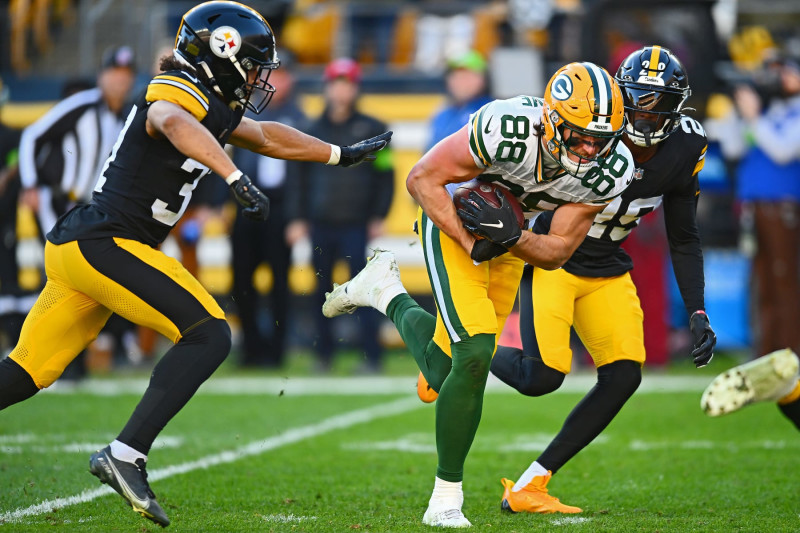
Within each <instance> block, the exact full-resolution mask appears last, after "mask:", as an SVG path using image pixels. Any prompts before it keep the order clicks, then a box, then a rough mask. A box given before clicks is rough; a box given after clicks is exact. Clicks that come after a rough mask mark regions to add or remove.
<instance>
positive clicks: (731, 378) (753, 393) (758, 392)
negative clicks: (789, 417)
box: [700, 348, 800, 416]
mask: <svg viewBox="0 0 800 533" xmlns="http://www.w3.org/2000/svg"><path fill="white" fill-rule="evenodd" d="M799 369H800V360H798V358H797V355H796V354H795V353H794V352H793V351H792V350H790V349H788V348H785V349H783V350H778V351H775V352H772V353H769V354H767V355H764V356H763V357H759V358H758V359H756V360H755V361H751V362H749V363H745V364H743V365H739V366H737V367H734V368H731V369H730V370H728V371H726V372H724V373H722V374H720V375H719V376H717V377H716V378H714V381H712V382H711V384H709V386H708V387H706V390H705V392H703V396H702V398H701V399H700V406H701V407H702V408H703V411H705V413H706V414H707V415H709V416H720V415H724V414H727V413H732V412H734V411H737V410H739V409H741V408H742V407H744V406H745V405H749V404H751V403H755V402H769V401H772V402H774V401H778V400H779V399H781V398H783V397H784V396H786V395H787V394H789V393H790V392H792V390H793V389H794V387H795V386H796V385H797V379H798V375H797V374H798V370H799Z"/></svg>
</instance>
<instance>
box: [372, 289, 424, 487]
mask: <svg viewBox="0 0 800 533" xmlns="http://www.w3.org/2000/svg"><path fill="white" fill-rule="evenodd" d="M407 292H408V291H407V290H406V288H405V287H403V284H402V283H400V282H398V283H392V284H391V285H389V286H388V287H386V288H385V289H383V290H382V291H381V292H380V293H379V294H378V297H377V298H376V299H375V302H373V305H372V307H374V308H375V309H377V310H378V311H380V312H381V313H383V314H384V315H385V314H386V309H387V308H388V307H389V304H390V303H391V302H392V300H394V299H395V297H396V296H398V295H400V294H405V293H407ZM437 479H438V478H437Z"/></svg>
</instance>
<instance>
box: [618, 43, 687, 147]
mask: <svg viewBox="0 0 800 533" xmlns="http://www.w3.org/2000/svg"><path fill="white" fill-rule="evenodd" d="M615 78H616V80H617V83H619V86H620V89H622V97H623V99H624V101H625V115H626V116H627V118H628V123H627V124H626V126H625V132H626V133H627V134H628V137H629V138H630V139H631V141H632V142H633V143H634V144H636V145H637V146H651V145H653V144H656V143H659V142H661V141H663V140H664V139H666V138H667V137H668V136H669V135H670V134H671V133H672V132H673V131H675V129H676V128H677V127H678V125H679V124H680V121H681V109H683V106H684V104H685V103H686V100H687V98H689V95H691V94H692V91H691V89H690V88H689V76H688V75H687V74H686V69H685V68H683V65H682V64H681V62H680V60H679V59H678V58H677V57H675V54H673V53H672V52H670V51H669V50H667V49H666V48H663V47H661V46H645V47H644V48H641V49H639V50H636V51H635V52H633V53H632V54H630V55H629V56H628V57H626V58H625V60H624V61H623V62H622V64H621V65H620V66H619V69H617V75H616V76H615ZM637 112H638V113H637ZM642 113H647V114H646V115H643V114H642Z"/></svg>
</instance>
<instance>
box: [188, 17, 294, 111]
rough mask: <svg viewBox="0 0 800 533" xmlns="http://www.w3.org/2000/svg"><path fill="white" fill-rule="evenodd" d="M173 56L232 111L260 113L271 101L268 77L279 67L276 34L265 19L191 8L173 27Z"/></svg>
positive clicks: (271, 92)
mask: <svg viewBox="0 0 800 533" xmlns="http://www.w3.org/2000/svg"><path fill="white" fill-rule="evenodd" d="M175 52H176V53H177V54H178V55H180V57H182V58H183V59H184V60H186V61H187V62H188V63H189V64H190V65H192V66H193V67H195V68H196V69H198V70H202V72H204V73H205V75H206V76H207V77H208V79H209V85H210V86H211V87H210V88H212V89H213V90H214V91H216V92H217V93H218V94H219V95H220V96H221V97H222V98H223V99H224V100H225V101H226V102H228V104H229V105H231V106H232V107H239V106H245V107H247V108H248V109H250V110H251V111H254V112H255V113H260V112H261V111H263V110H264V108H265V107H266V106H267V104H268V103H269V101H270V100H271V99H272V95H273V93H274V92H275V87H273V86H272V85H270V84H269V83H268V80H269V75H270V72H271V71H272V69H275V68H278V66H279V65H280V61H279V60H278V55H277V53H276V50H275V35H274V34H273V33H272V28H270V25H269V23H268V22H267V21H266V20H265V19H264V17H262V16H261V15H260V14H259V13H258V12H257V11H255V10H253V9H251V8H249V7H247V6H244V5H242V4H239V3H238V2H226V1H215V2H204V3H202V4H200V5H198V6H196V7H194V8H192V9H190V10H189V11H187V12H186V14H185V15H184V16H183V19H182V20H181V25H180V27H179V28H178V34H177V36H176V38H175ZM253 70H255V71H256V75H255V81H254V82H253V83H250V82H249V81H248V73H250V72H252V71H253Z"/></svg>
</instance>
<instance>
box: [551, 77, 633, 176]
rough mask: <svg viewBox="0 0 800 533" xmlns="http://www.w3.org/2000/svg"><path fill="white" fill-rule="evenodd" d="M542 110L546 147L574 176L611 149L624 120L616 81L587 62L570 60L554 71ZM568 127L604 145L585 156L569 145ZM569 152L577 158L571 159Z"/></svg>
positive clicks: (612, 149) (585, 169)
mask: <svg viewBox="0 0 800 533" xmlns="http://www.w3.org/2000/svg"><path fill="white" fill-rule="evenodd" d="M542 113H543V115H542V123H543V126H544V131H543V136H542V140H543V145H544V148H545V150H546V151H547V152H548V153H549V154H550V155H551V156H552V157H553V158H554V159H555V160H556V161H557V162H558V164H559V166H560V167H561V168H563V169H564V170H565V171H566V172H567V173H569V174H571V175H573V176H577V177H582V176H583V175H584V174H586V172H587V171H588V170H589V169H590V168H591V167H593V166H595V165H597V164H599V163H601V162H602V160H603V159H604V158H605V157H607V156H608V155H609V154H611V153H612V152H613V151H614V147H615V146H616V144H617V142H619V139H620V136H621V135H622V131H623V127H624V122H625V112H624V110H623V105H622V93H621V92H620V90H619V87H618V86H617V83H616V82H615V81H614V78H612V77H611V75H610V74H609V73H608V72H607V71H606V70H605V69H604V68H602V67H599V66H597V65H595V64H594V63H589V62H583V63H570V64H568V65H564V66H563V67H561V68H560V69H559V70H558V71H557V72H556V73H555V74H553V76H552V77H551V78H550V81H549V82H548V83H547V87H545V91H544V108H543V111H542ZM567 130H571V131H573V132H575V133H578V134H580V135H587V136H591V137H594V138H596V139H597V140H598V141H600V142H603V143H604V144H603V145H602V147H601V148H600V150H599V151H598V152H597V154H596V155H595V156H594V157H590V158H587V157H586V156H584V155H581V154H578V153H577V152H575V151H574V150H573V149H572V148H571V147H570V143H569V142H568V139H565V135H564V133H565V132H566V131H567ZM567 137H569V136H567ZM569 154H573V155H575V156H577V157H578V158H579V161H573V160H572V159H570V158H569ZM581 160H583V161H588V163H587V162H580V161H581Z"/></svg>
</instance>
